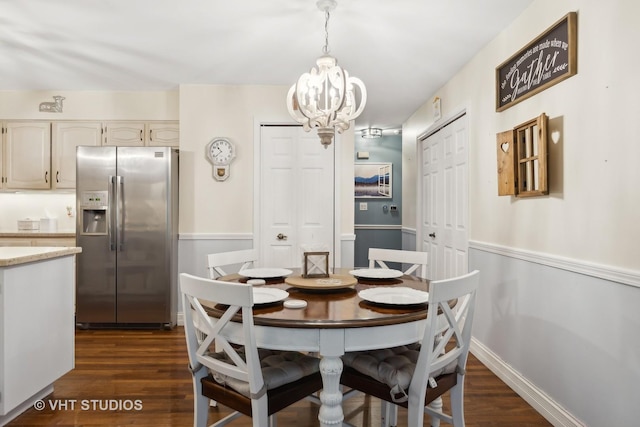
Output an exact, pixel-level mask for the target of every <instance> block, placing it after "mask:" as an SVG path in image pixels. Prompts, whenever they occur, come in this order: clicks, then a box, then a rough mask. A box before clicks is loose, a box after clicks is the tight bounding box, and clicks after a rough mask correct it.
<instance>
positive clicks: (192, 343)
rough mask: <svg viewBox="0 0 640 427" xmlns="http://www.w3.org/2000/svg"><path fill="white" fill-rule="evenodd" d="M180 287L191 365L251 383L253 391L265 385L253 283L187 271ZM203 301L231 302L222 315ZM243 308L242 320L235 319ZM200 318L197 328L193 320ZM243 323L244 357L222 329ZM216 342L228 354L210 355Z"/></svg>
mask: <svg viewBox="0 0 640 427" xmlns="http://www.w3.org/2000/svg"><path fill="white" fill-rule="evenodd" d="M180 289H181V293H182V295H183V299H182V301H183V309H184V313H185V334H186V335H187V351H188V354H189V363H190V366H191V367H192V369H198V368H199V367H200V366H206V367H207V368H209V369H211V370H213V371H216V372H219V373H221V374H223V375H227V376H229V377H232V378H236V379H238V380H241V381H245V382H248V383H249V386H250V388H251V392H252V393H257V392H258V391H259V390H260V389H261V388H262V387H263V385H264V381H263V377H262V371H261V369H260V361H259V358H258V350H257V347H256V341H255V335H254V333H253V330H254V324H253V311H252V307H253V292H252V287H251V285H246V284H243V283H230V282H223V281H219V280H211V279H206V278H202V277H196V276H193V275H190V274H187V273H182V274H181V275H180ZM201 301H211V302H216V303H218V304H222V305H225V306H228V308H227V309H226V311H225V312H224V314H223V315H222V316H220V318H217V319H214V318H212V317H211V316H209V315H208V314H207V312H206V310H205V309H204V307H203V306H202V303H201ZM239 311H241V312H242V324H241V326H239V325H238V322H237V321H236V322H232V321H231V320H232V319H233V317H234V316H235V315H236V314H237V313H238V312H239ZM194 316H196V317H197V318H198V328H197V329H196V327H195V323H194V319H195V318H194ZM238 327H240V328H241V329H242V332H241V333H242V335H243V342H244V356H245V357H244V359H243V357H242V356H240V354H239V353H238V351H237V350H236V348H235V347H234V346H233V345H232V344H231V343H229V341H228V340H227V339H226V338H225V337H224V336H223V335H222V331H223V330H224V331H225V334H226V332H227V329H233V328H238ZM198 332H200V333H203V334H204V335H205V339H204V340H202V341H201V342H200V343H199V342H198V339H197V333H198ZM214 345H215V347H216V349H217V350H221V351H223V352H224V353H226V355H227V356H228V358H229V359H230V361H229V360H221V359H218V358H214V357H212V356H211V355H210V353H209V352H210V350H211V349H213V346H214Z"/></svg>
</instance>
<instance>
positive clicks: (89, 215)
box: [80, 191, 109, 235]
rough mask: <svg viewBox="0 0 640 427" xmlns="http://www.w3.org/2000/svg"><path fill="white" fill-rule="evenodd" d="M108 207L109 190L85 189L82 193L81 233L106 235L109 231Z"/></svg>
mask: <svg viewBox="0 0 640 427" xmlns="http://www.w3.org/2000/svg"><path fill="white" fill-rule="evenodd" d="M108 207H109V192H108V191H83V192H82V193H81V194H80V218H81V221H82V223H81V232H80V233H81V234H84V235H106V234H107V233H108V231H109V220H108V215H109V210H108Z"/></svg>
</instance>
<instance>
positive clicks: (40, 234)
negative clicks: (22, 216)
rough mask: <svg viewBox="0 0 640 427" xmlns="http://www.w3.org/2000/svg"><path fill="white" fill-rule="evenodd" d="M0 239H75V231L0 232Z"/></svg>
mask: <svg viewBox="0 0 640 427" xmlns="http://www.w3.org/2000/svg"><path fill="white" fill-rule="evenodd" d="M0 237H76V233H75V231H55V232H54V231H39V230H20V231H15V230H14V231H6V230H5V231H0Z"/></svg>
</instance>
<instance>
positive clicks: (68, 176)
mask: <svg viewBox="0 0 640 427" xmlns="http://www.w3.org/2000/svg"><path fill="white" fill-rule="evenodd" d="M101 144H102V123H100V122H54V123H53V139H52V153H53V156H52V168H51V170H52V171H53V178H52V182H51V184H52V186H51V188H53V189H69V188H76V147H78V146H81V145H85V146H100V145H101Z"/></svg>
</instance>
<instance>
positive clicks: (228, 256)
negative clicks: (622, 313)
mask: <svg viewBox="0 0 640 427" xmlns="http://www.w3.org/2000/svg"><path fill="white" fill-rule="evenodd" d="M257 262H258V251H257V250H256V249H244V250H240V251H231V252H218V253H213V254H209V255H207V270H208V272H209V278H210V279H217V278H218V277H222V276H226V275H227V274H230V273H229V272H230V271H231V270H230V269H229V267H231V266H238V265H239V266H240V267H239V268H237V271H240V270H243V269H245V268H250V267H253V266H254V265H255V264H256V263H257ZM223 267H225V268H227V270H226V271H225V269H224V268H223Z"/></svg>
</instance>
